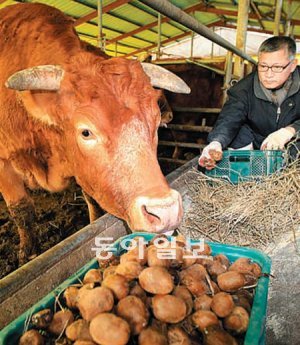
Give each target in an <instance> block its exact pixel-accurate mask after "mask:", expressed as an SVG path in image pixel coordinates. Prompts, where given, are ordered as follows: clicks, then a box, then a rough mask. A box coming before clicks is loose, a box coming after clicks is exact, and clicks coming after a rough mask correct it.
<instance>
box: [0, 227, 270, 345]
mask: <svg viewBox="0 0 300 345" xmlns="http://www.w3.org/2000/svg"><path fill="white" fill-rule="evenodd" d="M137 235H138V236H143V237H144V239H145V240H146V241H150V240H151V239H152V238H153V237H154V235H153V234H149V233H133V234H130V235H127V236H124V237H121V238H119V239H118V240H117V241H116V242H115V243H114V244H113V247H114V248H115V249H116V252H114V255H121V254H122V253H123V252H124V249H122V248H121V245H120V243H121V241H122V240H124V239H131V238H133V237H136V236H137ZM196 243H197V241H195V240H191V244H196ZM207 243H208V244H209V245H210V246H211V249H212V255H217V254H225V255H226V256H227V257H228V259H229V260H230V261H231V262H234V261H235V260H236V259H238V258H239V257H248V258H250V259H252V260H253V261H254V262H256V263H258V264H259V265H260V266H261V267H262V272H264V273H270V269H271V259H270V258H269V257H268V256H267V255H265V254H263V253H262V252H260V251H258V250H256V249H250V248H244V247H237V246H231V245H226V244H219V243H212V242H207ZM96 267H98V263H97V260H96V259H92V260H91V261H90V262H88V263H87V264H86V265H84V266H83V267H82V268H81V269H80V270H79V271H77V272H76V273H75V274H73V275H72V276H71V277H70V278H68V279H67V280H66V281H64V282H63V283H62V284H61V285H59V286H58V287H57V288H56V289H54V290H53V291H52V292H51V293H49V294H48V295H47V296H45V297H44V298H43V299H41V300H40V301H39V302H38V303H36V304H35V305H33V306H32V307H31V308H30V309H28V310H27V311H26V312H25V313H23V314H22V315H20V316H19V317H18V318H17V319H15V320H14V321H13V322H11V323H10V324H9V325H8V326H6V327H5V328H4V329H3V330H1V331H0V345H14V344H18V340H19V338H20V336H21V335H22V334H23V332H24V328H25V324H26V321H28V320H29V319H30V318H31V315H32V314H34V313H35V312H37V311H39V310H42V309H45V308H50V309H53V306H54V301H55V296H58V295H59V294H60V293H61V292H62V291H63V290H65V288H66V287H67V286H69V285H71V284H76V283H78V282H79V280H78V279H82V278H83V276H84V274H85V273H86V272H87V271H88V270H90V269H91V268H96ZM268 285H269V277H261V278H260V279H259V282H258V285H257V287H256V289H255V297H254V300H253V305H252V310H251V315H250V322H249V327H248V330H247V333H246V336H245V341H244V345H263V344H265V321H266V313H267V299H268ZM153 345H154V344H153Z"/></svg>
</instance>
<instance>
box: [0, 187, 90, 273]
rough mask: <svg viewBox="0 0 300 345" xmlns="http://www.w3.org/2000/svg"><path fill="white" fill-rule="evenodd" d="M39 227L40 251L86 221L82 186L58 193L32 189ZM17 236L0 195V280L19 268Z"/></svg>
mask: <svg viewBox="0 0 300 345" xmlns="http://www.w3.org/2000/svg"><path fill="white" fill-rule="evenodd" d="M31 196H32V197H33V199H34V202H35V207H36V212H37V217H38V222H39V224H40V226H39V229H38V231H39V236H38V248H39V250H40V253H39V254H41V253H43V252H44V251H46V250H47V249H49V248H51V247H53V246H54V245H55V244H57V243H59V242H60V241H62V240H63V239H65V238H66V237H68V236H70V235H72V234H73V233H74V232H76V231H77V230H79V229H81V228H82V227H84V226H85V225H87V224H88V223H89V218H88V210H87V205H86V204H85V201H84V200H83V197H82V193H81V189H80V187H79V186H77V185H76V184H75V183H73V184H72V185H71V186H70V187H69V188H68V189H67V190H65V191H64V192H61V193H53V194H50V193H47V192H45V191H37V192H31ZM18 245H19V236H18V234H17V228H16V226H15V224H14V222H13V221H12V219H11V217H10V215H9V213H8V210H7V207H6V205H5V202H4V201H3V199H2V197H1V194H0V279H1V278H3V277H4V276H6V275H7V274H9V273H10V272H12V271H14V270H15V269H17V268H18V259H17V253H18Z"/></svg>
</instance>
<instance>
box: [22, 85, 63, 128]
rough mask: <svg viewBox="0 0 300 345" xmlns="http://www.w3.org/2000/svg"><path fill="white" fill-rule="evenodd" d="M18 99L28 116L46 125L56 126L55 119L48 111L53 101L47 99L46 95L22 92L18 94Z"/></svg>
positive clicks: (47, 95)
mask: <svg viewBox="0 0 300 345" xmlns="http://www.w3.org/2000/svg"><path fill="white" fill-rule="evenodd" d="M19 97H20V99H21V100H22V103H23V105H24V107H25V108H26V110H27V112H28V114H29V115H30V116H32V117H33V118H35V119H36V120H38V121H41V122H43V123H45V124H46V125H54V126H57V125H58V124H57V120H56V118H55V117H54V115H53V113H52V112H51V111H50V106H49V105H50V104H52V102H53V99H47V98H49V94H48V93H46V92H45V93H40V92H32V91H22V92H19Z"/></svg>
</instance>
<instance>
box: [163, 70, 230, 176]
mask: <svg viewBox="0 0 300 345" xmlns="http://www.w3.org/2000/svg"><path fill="white" fill-rule="evenodd" d="M164 67H165V68H167V69H169V70H170V71H172V72H174V73H175V74H177V75H178V76H179V77H181V78H182V79H183V80H184V81H185V82H186V83H187V84H188V85H189V87H190V88H191V93H190V94H188V95H184V94H175V93H172V92H168V91H166V92H165V95H166V98H167V100H168V102H169V104H170V106H171V108H172V110H173V116H174V117H173V120H172V121H171V122H170V123H169V124H168V125H170V126H169V127H167V128H160V129H159V141H160V142H164V144H163V145H161V144H159V148H158V156H159V161H160V164H161V167H162V170H163V171H164V173H169V172H170V171H172V170H174V169H176V168H177V167H178V166H180V165H182V164H184V163H185V162H187V161H189V160H190V159H192V158H194V157H195V156H197V155H199V153H200V146H199V148H190V147H182V146H171V142H172V143H173V145H176V144H175V143H194V144H198V145H202V146H203V145H205V144H206V139H207V135H208V131H207V128H204V131H203V132H201V131H193V130H176V129H171V128H170V127H172V125H173V124H175V125H176V124H177V125H178V124H179V125H188V126H192V127H193V126H197V127H198V126H205V127H212V126H213V125H214V123H215V121H216V119H217V116H218V113H215V112H212V113H210V112H209V109H215V108H219V109H220V108H221V106H222V97H223V90H222V86H223V79H224V78H223V76H222V75H220V74H217V73H215V72H213V71H211V70H208V69H205V68H203V67H200V66H197V65H194V64H180V65H178V64H177V65H167V66H164ZM214 67H215V68H217V69H220V70H223V68H224V67H223V66H222V65H215V66H214ZM178 107H180V108H206V109H205V112H199V111H184V109H181V110H180V111H176V108H178ZM214 111H215V110H214ZM166 142H168V143H170V144H169V146H168V145H166V144H165V143H166Z"/></svg>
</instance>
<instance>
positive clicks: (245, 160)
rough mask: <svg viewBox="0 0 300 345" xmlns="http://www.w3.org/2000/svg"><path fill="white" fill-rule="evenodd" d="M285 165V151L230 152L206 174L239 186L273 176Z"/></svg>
mask: <svg viewBox="0 0 300 345" xmlns="http://www.w3.org/2000/svg"><path fill="white" fill-rule="evenodd" d="M283 163H284V159H283V151H278V150H272V151H260V150H228V151H224V152H223V158H222V160H221V161H220V162H218V163H217V166H216V167H215V168H214V169H212V170H206V171H205V174H206V175H207V176H210V177H217V178H223V179H227V180H229V181H230V182H232V183H234V184H237V183H239V182H245V181H252V180H259V179H260V178H262V177H263V176H266V175H270V174H273V173H275V172H277V171H279V170H280V169H282V167H283Z"/></svg>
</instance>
